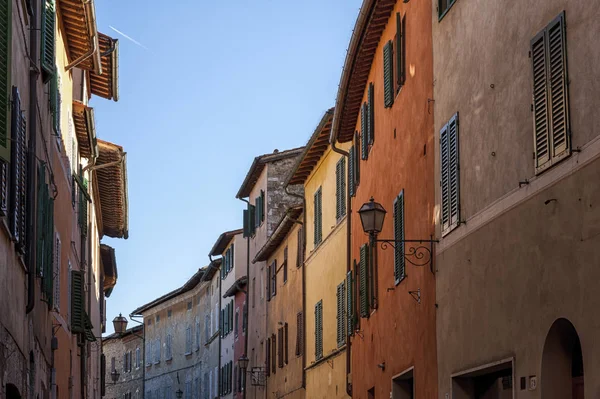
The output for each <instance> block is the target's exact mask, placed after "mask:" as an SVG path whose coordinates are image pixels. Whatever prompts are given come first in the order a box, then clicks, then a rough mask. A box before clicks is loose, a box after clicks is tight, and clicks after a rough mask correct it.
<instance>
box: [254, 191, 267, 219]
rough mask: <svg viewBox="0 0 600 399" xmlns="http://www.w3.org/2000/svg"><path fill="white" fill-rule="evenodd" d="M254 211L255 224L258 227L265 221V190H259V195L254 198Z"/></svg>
mask: <svg viewBox="0 0 600 399" xmlns="http://www.w3.org/2000/svg"><path fill="white" fill-rule="evenodd" d="M254 204H255V206H254V208H255V212H256V217H255V226H256V227H259V226H260V225H261V224H262V222H264V221H265V192H264V191H263V190H260V195H259V196H258V197H256V199H255V200H254Z"/></svg>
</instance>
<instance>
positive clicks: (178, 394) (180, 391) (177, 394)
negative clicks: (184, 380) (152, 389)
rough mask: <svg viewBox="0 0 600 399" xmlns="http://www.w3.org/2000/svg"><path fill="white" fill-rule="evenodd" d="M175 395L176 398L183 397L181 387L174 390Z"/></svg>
mask: <svg viewBox="0 0 600 399" xmlns="http://www.w3.org/2000/svg"><path fill="white" fill-rule="evenodd" d="M175 396H177V398H178V399H181V398H183V391H182V390H181V389H178V390H177V391H176V392H175Z"/></svg>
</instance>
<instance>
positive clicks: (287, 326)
mask: <svg viewBox="0 0 600 399" xmlns="http://www.w3.org/2000/svg"><path fill="white" fill-rule="evenodd" d="M302 226H303V216H302V206H294V207H291V208H289V209H288V211H287V212H286V213H285V214H284V216H283V218H282V219H281V221H280V222H279V224H278V225H277V227H276V228H275V231H274V232H273V234H272V235H271V237H270V238H269V239H268V240H267V242H266V243H265V245H264V246H263V247H262V248H261V250H260V251H259V252H258V253H257V255H256V257H255V258H254V262H265V261H266V262H267V277H268V279H267V292H266V295H267V330H266V331H267V334H266V335H267V347H266V348H267V349H266V350H267V354H266V361H267V364H266V375H267V381H266V390H267V397H269V398H305V397H306V395H305V389H304V329H303V326H304V306H303V305H304V304H303V300H302V298H303V293H304V285H303V281H304V280H303V258H302V256H303V253H304V246H303V242H304V239H303V237H304V236H303V234H304V231H303V228H302Z"/></svg>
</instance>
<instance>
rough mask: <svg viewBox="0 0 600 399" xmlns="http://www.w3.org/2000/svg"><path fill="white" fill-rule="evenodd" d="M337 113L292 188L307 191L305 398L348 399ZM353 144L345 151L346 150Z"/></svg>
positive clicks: (321, 130) (303, 159)
mask: <svg viewBox="0 0 600 399" xmlns="http://www.w3.org/2000/svg"><path fill="white" fill-rule="evenodd" d="M332 120H333V109H330V110H328V111H327V112H325V114H324V115H323V116H322V118H321V120H320V122H319V124H318V126H317V128H316V129H315V131H314V133H313V134H312V136H311V138H310V140H309V142H308V144H307V145H306V147H305V149H304V151H303V153H302V155H301V156H300V157H299V159H298V161H297V163H296V165H295V166H294V169H293V171H292V173H291V176H290V177H289V178H288V181H287V183H288V184H301V185H303V187H304V203H305V204H306V205H305V206H306V209H305V215H306V216H305V218H304V219H305V220H304V234H305V241H304V242H305V243H306V245H305V252H304V254H303V255H302V258H303V260H304V266H303V273H304V279H305V282H306V283H305V285H306V289H305V298H306V299H305V304H304V309H305V312H304V313H303V318H304V321H303V323H304V326H305V327H306V328H305V329H304V335H305V350H304V353H305V356H304V359H305V362H304V369H305V375H304V379H305V389H306V397H307V398H346V397H348V394H347V392H346V375H347V360H348V359H347V352H346V334H345V333H344V329H345V326H346V323H345V321H344V320H345V311H344V307H343V306H341V305H343V303H345V301H346V298H345V288H344V287H345V281H346V275H347V265H346V263H347V262H346V256H347V254H346V248H347V230H346V214H347V212H346V203H347V201H346V198H347V197H346V185H345V177H346V161H347V160H346V157H345V155H342V154H339V153H337V152H335V151H333V149H332V148H331V146H330V145H329V134H330V132H331V124H332ZM347 147H349V145H343V146H341V148H342V151H344V150H347Z"/></svg>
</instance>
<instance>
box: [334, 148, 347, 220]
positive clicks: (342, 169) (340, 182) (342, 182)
mask: <svg viewBox="0 0 600 399" xmlns="http://www.w3.org/2000/svg"><path fill="white" fill-rule="evenodd" d="M335 182H336V192H335V195H336V198H335V199H336V207H335V217H336V219H339V218H341V217H342V216H344V215H345V214H346V158H345V157H341V158H340V160H339V161H338V162H337V164H336V165H335Z"/></svg>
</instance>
